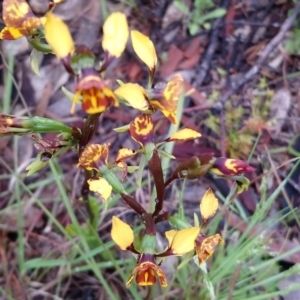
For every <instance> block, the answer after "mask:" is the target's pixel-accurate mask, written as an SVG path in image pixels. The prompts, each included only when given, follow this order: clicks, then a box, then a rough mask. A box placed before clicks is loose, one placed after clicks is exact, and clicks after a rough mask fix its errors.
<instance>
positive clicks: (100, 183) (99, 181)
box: [88, 177, 112, 200]
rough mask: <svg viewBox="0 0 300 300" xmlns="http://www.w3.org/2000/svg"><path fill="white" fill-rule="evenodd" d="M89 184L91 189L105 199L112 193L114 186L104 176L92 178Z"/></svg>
mask: <svg viewBox="0 0 300 300" xmlns="http://www.w3.org/2000/svg"><path fill="white" fill-rule="evenodd" d="M88 184H89V189H90V191H92V192H95V193H97V194H98V195H99V196H100V197H102V198H103V199H104V200H107V199H108V198H109V196H110V195H111V191H112V186H111V185H110V184H109V183H108V182H107V181H106V180H105V179H104V178H101V177H100V178H91V179H89V180H88Z"/></svg>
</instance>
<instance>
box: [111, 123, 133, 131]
mask: <svg viewBox="0 0 300 300" xmlns="http://www.w3.org/2000/svg"><path fill="white" fill-rule="evenodd" d="M129 126H130V125H129V124H127V125H124V126H121V127H117V128H114V131H115V132H118V133H122V132H126V131H128V130H129Z"/></svg>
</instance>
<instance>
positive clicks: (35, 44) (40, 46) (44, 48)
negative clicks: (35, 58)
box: [28, 38, 52, 54]
mask: <svg viewBox="0 0 300 300" xmlns="http://www.w3.org/2000/svg"><path fill="white" fill-rule="evenodd" d="M28 42H29V44H30V46H31V47H32V48H34V49H36V50H37V51H39V52H43V53H45V54H48V53H52V49H51V47H50V46H49V45H48V44H44V43H41V42H40V41H39V40H37V39H30V38H28Z"/></svg>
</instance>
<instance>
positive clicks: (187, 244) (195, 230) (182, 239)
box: [171, 227, 200, 255]
mask: <svg viewBox="0 0 300 300" xmlns="http://www.w3.org/2000/svg"><path fill="white" fill-rule="evenodd" d="M199 232H200V228H199V227H190V228H184V229H181V230H179V231H178V232H177V233H176V234H175V235H174V237H173V241H172V244H171V249H172V250H173V253H174V255H184V254H186V253H187V252H190V251H191V250H193V249H194V247H195V239H196V237H197V236H198V234H199Z"/></svg>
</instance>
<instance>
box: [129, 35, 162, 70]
mask: <svg viewBox="0 0 300 300" xmlns="http://www.w3.org/2000/svg"><path fill="white" fill-rule="evenodd" d="M131 41H132V46H133V50H134V52H135V53H136V55H137V56H138V57H139V58H140V59H141V60H142V61H143V62H144V63H145V64H146V65H147V67H148V68H149V69H150V71H153V70H154V69H155V66H156V64H157V56H156V52H155V48H154V45H153V43H152V41H151V40H150V39H149V37H147V36H146V35H144V34H142V33H141V32H139V31H137V30H132V31H131Z"/></svg>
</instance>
